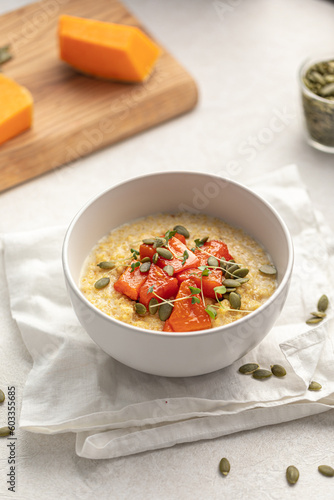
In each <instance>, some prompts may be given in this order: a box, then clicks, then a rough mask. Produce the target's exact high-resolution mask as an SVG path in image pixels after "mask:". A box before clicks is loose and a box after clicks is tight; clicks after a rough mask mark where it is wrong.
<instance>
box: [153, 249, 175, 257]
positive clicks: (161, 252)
mask: <svg viewBox="0 0 334 500" xmlns="http://www.w3.org/2000/svg"><path fill="white" fill-rule="evenodd" d="M157 253H158V254H159V255H160V257H162V258H163V259H167V260H172V259H173V258H174V256H173V254H172V252H170V251H169V250H168V248H160V247H159V248H157Z"/></svg>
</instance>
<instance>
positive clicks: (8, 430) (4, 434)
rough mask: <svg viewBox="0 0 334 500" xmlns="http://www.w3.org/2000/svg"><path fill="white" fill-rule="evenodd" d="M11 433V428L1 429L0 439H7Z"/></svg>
mask: <svg viewBox="0 0 334 500" xmlns="http://www.w3.org/2000/svg"><path fill="white" fill-rule="evenodd" d="M10 433H11V430H10V428H9V427H7V426H6V427H0V437H6V436H9V435H10Z"/></svg>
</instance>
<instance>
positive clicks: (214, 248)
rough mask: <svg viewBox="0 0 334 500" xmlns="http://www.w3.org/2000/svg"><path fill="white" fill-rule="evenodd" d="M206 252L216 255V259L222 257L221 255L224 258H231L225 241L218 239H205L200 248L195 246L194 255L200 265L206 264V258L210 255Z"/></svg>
mask: <svg viewBox="0 0 334 500" xmlns="http://www.w3.org/2000/svg"><path fill="white" fill-rule="evenodd" d="M208 254H210V255H213V256H214V257H217V259H222V258H223V257H224V258H225V260H231V259H233V257H232V255H231V254H230V253H229V251H228V247H227V245H226V243H224V242H223V241H219V240H210V241H207V242H206V243H204V245H203V246H202V247H201V248H196V250H195V255H196V256H197V257H198V258H199V260H200V262H201V263H200V265H201V266H206V264H207V262H208V258H209V257H210V255H208Z"/></svg>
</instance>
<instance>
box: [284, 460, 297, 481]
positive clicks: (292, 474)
mask: <svg viewBox="0 0 334 500" xmlns="http://www.w3.org/2000/svg"><path fill="white" fill-rule="evenodd" d="M286 479H287V481H288V483H289V484H296V482H297V481H298V479H299V470H298V469H297V467H295V466H294V465H289V467H288V468H287V469H286Z"/></svg>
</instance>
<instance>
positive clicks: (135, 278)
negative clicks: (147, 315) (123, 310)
mask: <svg viewBox="0 0 334 500" xmlns="http://www.w3.org/2000/svg"><path fill="white" fill-rule="evenodd" d="M133 262H136V261H133ZM146 279H147V273H141V272H140V271H139V267H135V269H134V271H132V272H131V266H129V267H127V268H126V270H125V271H124V273H123V274H121V276H120V277H119V278H118V280H117V281H116V282H115V283H114V288H115V290H117V292H120V293H123V294H124V295H126V296H127V297H129V298H130V299H132V300H138V297H139V292H140V289H141V287H142V285H143V284H144V283H145V281H146Z"/></svg>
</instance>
